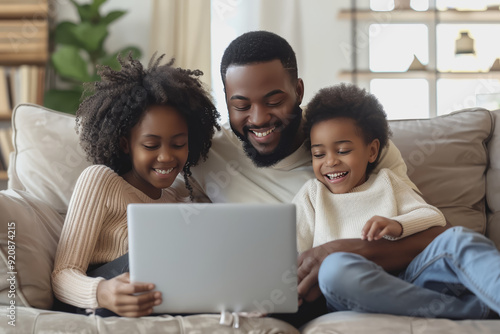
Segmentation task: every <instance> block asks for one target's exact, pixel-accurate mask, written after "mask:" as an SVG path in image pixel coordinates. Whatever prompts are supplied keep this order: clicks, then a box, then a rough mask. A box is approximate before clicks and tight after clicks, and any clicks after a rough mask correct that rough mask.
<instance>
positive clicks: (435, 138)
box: [390, 108, 493, 234]
mask: <svg viewBox="0 0 500 334" xmlns="http://www.w3.org/2000/svg"><path fill="white" fill-rule="evenodd" d="M390 126H391V129H392V131H393V138H392V140H393V142H394V144H396V146H397V147H398V148H399V150H400V151H401V154H402V156H403V159H404V160H405V162H406V164H407V167H408V176H409V177H410V179H411V180H412V181H413V182H414V183H415V184H416V185H417V187H418V188H419V189H420V191H421V192H422V194H423V197H424V198H425V200H426V201H428V202H429V203H431V204H433V205H435V206H436V207H438V208H439V209H440V210H441V211H442V212H443V214H444V215H445V217H446V219H447V221H448V222H450V223H451V224H452V225H461V226H466V227H469V228H471V229H473V230H475V231H477V232H480V233H483V234H484V233H485V231H486V202H485V193H486V177H485V173H486V168H487V166H488V151H487V149H486V143H487V142H488V140H489V139H490V137H491V133H492V128H493V120H492V116H491V114H490V112H489V111H488V110H486V109H482V108H471V109H466V110H462V111H457V112H454V113H452V114H449V115H444V116H439V117H435V118H431V119H420V120H398V121H391V122H390Z"/></svg>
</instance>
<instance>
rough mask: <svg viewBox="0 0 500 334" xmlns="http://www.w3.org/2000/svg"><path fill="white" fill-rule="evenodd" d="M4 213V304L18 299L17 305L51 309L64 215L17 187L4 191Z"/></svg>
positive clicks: (0, 284)
mask: <svg viewBox="0 0 500 334" xmlns="http://www.w3.org/2000/svg"><path fill="white" fill-rule="evenodd" d="M0 212H1V215H2V224H0V304H1V305H10V304H11V301H12V300H14V302H15V305H16V306H22V305H24V306H33V307H37V308H43V309H50V308H51V307H52V301H53V297H52V286H51V282H50V274H51V273H52V269H53V263H54V256H55V252H56V249H57V242H58V241H59V234H60V232H61V228H62V225H63V218H62V217H61V215H60V214H59V213H57V212H56V211H55V210H54V209H52V208H51V207H50V206H49V205H47V204H46V203H44V202H42V201H40V200H39V199H37V198H36V197H34V196H32V195H30V194H28V193H26V192H24V191H21V190H14V189H9V190H4V191H0ZM12 284H14V285H12ZM14 286H15V288H14Z"/></svg>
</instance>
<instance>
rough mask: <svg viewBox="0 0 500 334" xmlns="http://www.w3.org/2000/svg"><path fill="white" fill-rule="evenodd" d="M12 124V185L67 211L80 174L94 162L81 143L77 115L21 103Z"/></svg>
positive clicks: (10, 185)
mask: <svg viewBox="0 0 500 334" xmlns="http://www.w3.org/2000/svg"><path fill="white" fill-rule="evenodd" d="M12 128H13V136H14V153H13V155H12V159H11V165H10V166H9V188H10V189H19V190H24V191H27V192H29V193H30V194H33V195H34V196H36V197H37V198H39V199H41V200H43V201H45V202H47V203H48V204H50V205H51V207H53V208H55V209H56V210H57V211H58V212H59V213H61V214H65V213H66V210H67V208H68V204H69V200H70V198H71V194H72V193H73V189H74V187H75V183H76V180H77V179H78V176H79V175H80V173H81V172H82V171H83V170H84V169H85V168H86V167H87V166H89V165H90V163H89V162H88V161H87V160H86V158H85V154H84V152H83V150H82V149H81V147H80V145H79V140H78V135H77V134H76V130H75V117H74V116H73V115H69V114H65V113H61V112H58V111H53V110H50V109H47V108H44V107H41V106H37V105H34V104H20V105H18V106H17V107H16V108H15V109H14V111H13V115H12Z"/></svg>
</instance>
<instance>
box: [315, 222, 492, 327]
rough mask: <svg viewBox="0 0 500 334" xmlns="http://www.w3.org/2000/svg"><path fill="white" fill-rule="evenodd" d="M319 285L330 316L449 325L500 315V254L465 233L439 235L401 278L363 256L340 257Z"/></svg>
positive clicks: (327, 265)
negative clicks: (374, 316) (344, 313)
mask: <svg viewBox="0 0 500 334" xmlns="http://www.w3.org/2000/svg"><path fill="white" fill-rule="evenodd" d="M318 281H319V286H320V288H321V291H322V293H323V295H324V296H325V298H326V301H327V307H328V309H329V311H344V310H353V311H359V312H369V313H388V314H395V315H406V316H415V317H427V318H449V319H486V318H494V317H496V316H497V314H498V313H500V252H499V251H498V250H497V249H496V247H495V245H494V244H493V242H491V240H489V239H488V238H486V237H484V236H483V235H481V234H479V233H476V232H473V231H471V230H469V229H466V228H463V227H454V228H450V229H448V230H446V231H445V232H443V233H442V234H440V235H439V236H438V237H437V238H436V239H434V240H433V241H432V242H431V243H430V244H429V245H428V246H427V248H425V249H424V250H423V251H422V253H420V254H419V255H418V256H417V257H415V259H414V260H413V261H412V262H411V263H410V265H409V266H408V268H407V269H406V270H405V271H404V272H403V273H401V274H400V275H399V277H396V276H393V275H391V274H389V273H387V272H385V271H384V270H383V269H382V268H381V267H380V266H378V265H376V264H375V263H373V262H372V261H369V260H367V259H365V258H364V257H362V256H360V255H357V254H352V253H342V252H340V253H333V254H330V255H329V256H328V257H326V258H325V260H324V261H323V263H322V264H321V267H320V270H319V275H318ZM492 311H494V312H492ZM495 312H496V313H497V314H495Z"/></svg>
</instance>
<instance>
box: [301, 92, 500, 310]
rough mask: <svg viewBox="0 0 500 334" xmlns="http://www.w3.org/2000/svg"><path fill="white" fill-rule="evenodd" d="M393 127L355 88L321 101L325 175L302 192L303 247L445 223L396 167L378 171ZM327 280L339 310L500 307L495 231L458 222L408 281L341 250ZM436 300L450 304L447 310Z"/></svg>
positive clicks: (327, 292) (319, 134)
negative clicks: (491, 236) (491, 235)
mask: <svg viewBox="0 0 500 334" xmlns="http://www.w3.org/2000/svg"><path fill="white" fill-rule="evenodd" d="M389 133H390V131H389V127H388V124H387V120H386V115H385V112H384V110H383V108H382V106H381V105H380V103H379V102H378V101H377V99H376V98H375V97H374V96H373V95H371V94H368V93H367V92H366V91H365V90H362V89H359V88H357V87H356V86H354V85H340V86H336V87H331V88H325V89H322V90H320V91H319V93H318V94H317V95H316V96H315V97H314V98H313V99H312V100H311V102H310V103H309V105H308V108H307V112H306V125H305V134H306V136H307V137H306V138H308V141H307V145H308V146H309V147H310V149H311V154H312V164H313V170H314V174H315V176H316V179H314V180H310V181H308V182H307V183H306V184H305V185H304V187H303V188H302V189H301V190H300V191H299V193H298V194H297V195H296V197H295V199H294V203H295V204H296V205H297V238H298V246H299V250H300V251H301V252H303V251H307V250H309V249H311V248H313V247H318V246H320V245H322V244H324V243H325V242H328V241H331V240H334V239H339V238H359V237H361V238H362V239H365V240H368V241H372V240H377V239H380V238H381V237H385V238H388V239H397V238H402V237H405V236H408V235H410V234H412V233H416V232H418V231H421V230H423V229H426V228H429V227H431V226H436V225H441V226H444V225H445V219H444V217H443V215H442V214H441V212H439V210H438V209H436V208H435V207H433V206H431V205H429V204H427V203H425V201H424V200H423V199H422V198H421V197H420V196H419V195H418V194H417V193H416V192H415V191H414V190H412V189H411V188H410V187H409V186H408V185H406V183H405V182H403V181H402V180H400V179H399V178H398V177H397V176H396V175H395V174H394V173H392V172H391V171H390V170H388V169H382V170H380V171H379V173H378V174H371V171H372V170H373V169H374V167H375V166H376V163H377V160H378V157H379V156H380V151H381V150H383V149H384V147H385V145H386V143H387V140H388V137H389ZM402 242H404V241H402ZM318 283H319V287H320V289H321V292H322V294H323V295H324V296H325V298H326V302H327V307H328V309H329V310H330V311H340V310H355V311H360V312H373V313H390V314H398V315H409V316H421V317H449V318H458V319H465V318H486V317H491V316H496V315H495V312H499V311H500V294H499V293H498V291H500V253H499V252H498V250H497V249H496V247H495V246H494V245H493V243H492V242H491V241H490V240H488V239H487V238H486V237H484V236H482V235H480V234H478V233H475V232H473V231H471V230H467V229H465V228H463V227H454V228H450V229H448V230H446V231H445V232H443V233H442V234H441V235H439V236H438V237H437V238H436V239H435V240H434V241H432V242H431V243H430V245H429V246H428V247H427V248H426V249H425V250H424V251H423V252H422V253H421V254H419V255H418V256H417V257H416V258H415V259H414V260H413V261H412V262H411V263H410V265H409V266H408V268H407V269H406V271H404V272H403V273H401V275H400V277H399V278H398V277H396V276H392V275H390V274H388V273H386V272H385V271H384V270H383V269H382V268H381V267H379V266H377V265H376V264H375V263H373V262H371V261H369V260H367V259H365V258H364V257H362V256H360V255H358V254H353V253H343V252H337V253H331V254H330V255H328V256H327V257H326V258H325V259H324V260H323V262H322V264H321V267H320V269H319V273H318ZM436 301H445V302H446V305H445V307H443V308H442V309H440V310H439V312H433V307H434V306H433V305H435V303H436ZM492 310H493V311H494V312H493V311H492Z"/></svg>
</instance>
